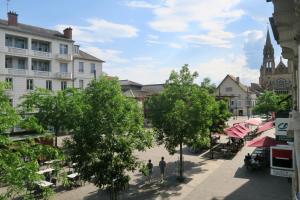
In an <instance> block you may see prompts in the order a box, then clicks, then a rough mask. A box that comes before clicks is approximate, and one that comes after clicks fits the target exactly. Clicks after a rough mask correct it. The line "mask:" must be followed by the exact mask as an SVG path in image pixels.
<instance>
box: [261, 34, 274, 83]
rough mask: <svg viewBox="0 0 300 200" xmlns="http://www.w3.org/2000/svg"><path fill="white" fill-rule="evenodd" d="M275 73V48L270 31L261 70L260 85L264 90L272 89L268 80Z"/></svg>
mask: <svg viewBox="0 0 300 200" xmlns="http://www.w3.org/2000/svg"><path fill="white" fill-rule="evenodd" d="M274 71H275V58H274V48H273V45H272V42H271V38H270V33H269V29H268V32H267V38H266V43H265V46H264V58H263V64H262V66H261V68H260V77H259V84H260V85H261V86H262V88H264V89H271V88H269V86H270V84H271V83H270V82H269V80H267V76H268V75H272V74H273V73H274Z"/></svg>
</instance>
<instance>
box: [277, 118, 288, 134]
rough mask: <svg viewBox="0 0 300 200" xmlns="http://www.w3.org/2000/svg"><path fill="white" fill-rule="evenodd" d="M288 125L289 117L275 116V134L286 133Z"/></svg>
mask: <svg viewBox="0 0 300 200" xmlns="http://www.w3.org/2000/svg"><path fill="white" fill-rule="evenodd" d="M288 126H289V118H276V120H275V130H276V133H275V134H276V135H287V130H288Z"/></svg>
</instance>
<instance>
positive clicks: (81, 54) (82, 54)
mask: <svg viewBox="0 0 300 200" xmlns="http://www.w3.org/2000/svg"><path fill="white" fill-rule="evenodd" d="M74 58H75V59H76V58H79V59H83V60H92V61H96V62H105V61H103V60H101V59H99V58H96V57H95V56H92V55H91V54H88V53H86V52H84V51H82V50H79V54H77V55H74Z"/></svg>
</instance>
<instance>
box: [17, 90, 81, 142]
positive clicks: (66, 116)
mask: <svg viewBox="0 0 300 200" xmlns="http://www.w3.org/2000/svg"><path fill="white" fill-rule="evenodd" d="M23 100H24V101H23V102H22V104H21V108H22V113H23V115H25V116H26V115H27V117H26V118H25V119H26V120H24V122H23V123H22V124H23V127H24V128H33V129H34V130H36V131H38V132H45V131H46V130H48V128H49V127H53V130H54V133H55V146H57V136H58V134H59V132H60V131H63V130H67V131H72V130H73V129H74V128H75V127H77V126H78V123H79V121H80V120H81V117H82V107H83V104H82V92H81V90H78V89H74V88H69V89H67V90H63V91H58V92H56V93H55V92H52V91H49V90H46V89H40V88H39V89H36V90H35V91H33V92H31V93H28V94H26V95H24V96H23ZM28 113H30V114H28Z"/></svg>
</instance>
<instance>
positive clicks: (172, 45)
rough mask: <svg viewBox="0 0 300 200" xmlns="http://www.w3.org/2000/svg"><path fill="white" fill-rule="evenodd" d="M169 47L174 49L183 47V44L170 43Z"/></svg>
mask: <svg viewBox="0 0 300 200" xmlns="http://www.w3.org/2000/svg"><path fill="white" fill-rule="evenodd" d="M168 46H169V47H171V48H174V49H181V48H182V46H181V45H180V44H177V43H169V44H168Z"/></svg>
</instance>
